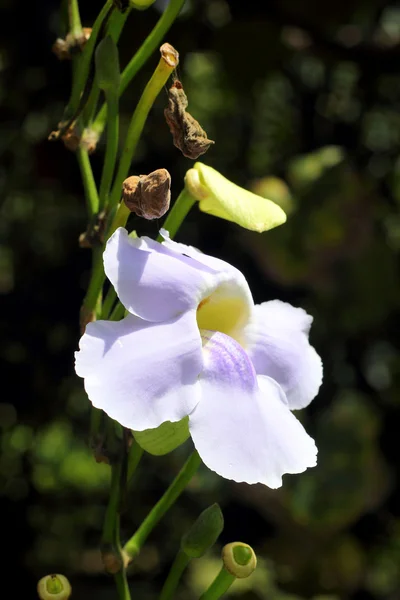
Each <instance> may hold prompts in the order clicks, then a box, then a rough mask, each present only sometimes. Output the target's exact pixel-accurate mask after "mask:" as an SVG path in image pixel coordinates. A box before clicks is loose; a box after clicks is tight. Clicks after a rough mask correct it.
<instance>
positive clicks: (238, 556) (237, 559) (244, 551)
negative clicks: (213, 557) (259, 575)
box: [222, 542, 257, 579]
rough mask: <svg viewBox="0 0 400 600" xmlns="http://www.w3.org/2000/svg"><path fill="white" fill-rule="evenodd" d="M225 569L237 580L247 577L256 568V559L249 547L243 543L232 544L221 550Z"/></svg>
mask: <svg viewBox="0 0 400 600" xmlns="http://www.w3.org/2000/svg"><path fill="white" fill-rule="evenodd" d="M222 560H223V563H224V566H225V569H226V570H227V571H228V572H229V573H231V575H234V576H235V577H237V578H238V579H244V578H245V577H249V575H251V574H252V573H253V571H254V570H255V568H256V566H257V557H256V555H255V552H254V550H253V548H252V547H251V546H249V545H248V544H244V543H243V542H232V543H231V544H227V545H226V546H224V547H223V548H222Z"/></svg>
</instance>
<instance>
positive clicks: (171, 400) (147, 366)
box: [76, 311, 203, 431]
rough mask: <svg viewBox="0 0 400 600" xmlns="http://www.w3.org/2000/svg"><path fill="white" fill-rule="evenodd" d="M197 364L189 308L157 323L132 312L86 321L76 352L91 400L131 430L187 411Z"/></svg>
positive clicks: (194, 394)
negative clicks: (113, 318) (112, 318)
mask: <svg viewBox="0 0 400 600" xmlns="http://www.w3.org/2000/svg"><path fill="white" fill-rule="evenodd" d="M202 368H203V357H202V349H201V338H200V334H199V330H198V328H197V324H196V314H195V311H192V312H188V313H185V314H184V315H182V316H181V317H179V318H175V319H172V320H170V321H167V322H165V323H162V324H152V323H148V322H146V321H142V320H141V319H139V318H137V317H134V316H132V315H129V316H127V317H126V318H125V319H123V320H122V321H118V322H113V321H97V322H95V323H89V325H88V326H87V327H86V333H85V334H84V335H83V337H82V338H81V341H80V352H77V353H76V372H77V374H78V375H79V376H80V377H84V378H85V389H86V391H87V394H88V396H89V399H90V400H91V402H92V403H93V406H95V407H97V408H101V409H103V410H104V411H105V412H106V413H107V414H108V415H110V417H112V418H113V419H115V420H116V421H118V422H119V423H121V425H123V426H124V427H128V428H130V429H135V430H136V431H143V430H144V429H152V428H155V427H158V426H159V425H160V424H161V423H163V422H165V421H173V422H174V421H179V420H180V419H182V418H183V417H185V416H186V415H188V414H189V413H190V412H191V411H192V410H193V408H194V407H195V406H196V404H197V402H198V400H199V391H200V390H199V383H198V376H199V373H200V372H201V371H202Z"/></svg>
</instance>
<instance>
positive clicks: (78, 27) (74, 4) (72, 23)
mask: <svg viewBox="0 0 400 600" xmlns="http://www.w3.org/2000/svg"><path fill="white" fill-rule="evenodd" d="M68 18H69V31H70V33H72V35H73V37H74V38H79V37H80V36H81V35H82V23H81V17H80V14H79V5H78V0H68Z"/></svg>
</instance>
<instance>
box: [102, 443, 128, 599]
mask: <svg viewBox="0 0 400 600" xmlns="http://www.w3.org/2000/svg"><path fill="white" fill-rule="evenodd" d="M122 452H123V454H122V455H121V457H120V460H119V461H118V463H116V464H113V465H112V467H111V490H110V497H109V501H108V505H107V510H106V516H105V520H104V527H103V536H102V549H103V559H105V566H106V568H107V569H108V570H109V572H111V573H114V580H115V584H116V587H117V590H118V596H119V600H130V599H131V595H130V591H129V586H128V580H127V577H126V570H125V566H124V561H123V556H122V552H121V541H120V533H119V528H120V525H119V522H120V508H121V496H122V490H123V489H124V486H125V481H126V453H125V448H123V449H122Z"/></svg>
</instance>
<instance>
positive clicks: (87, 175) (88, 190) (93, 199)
mask: <svg viewBox="0 0 400 600" xmlns="http://www.w3.org/2000/svg"><path fill="white" fill-rule="evenodd" d="M76 156H77V158H78V163H79V168H80V170H81V176H82V181H83V187H84V190H85V198H86V204H87V209H88V214H89V219H90V218H92V217H93V215H95V214H96V213H98V211H99V195H98V193H97V188H96V182H95V179H94V177H93V171H92V166H91V164H90V159H89V154H88V152H87V150H85V149H84V148H82V147H81V146H79V148H78V150H77V151H76Z"/></svg>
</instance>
